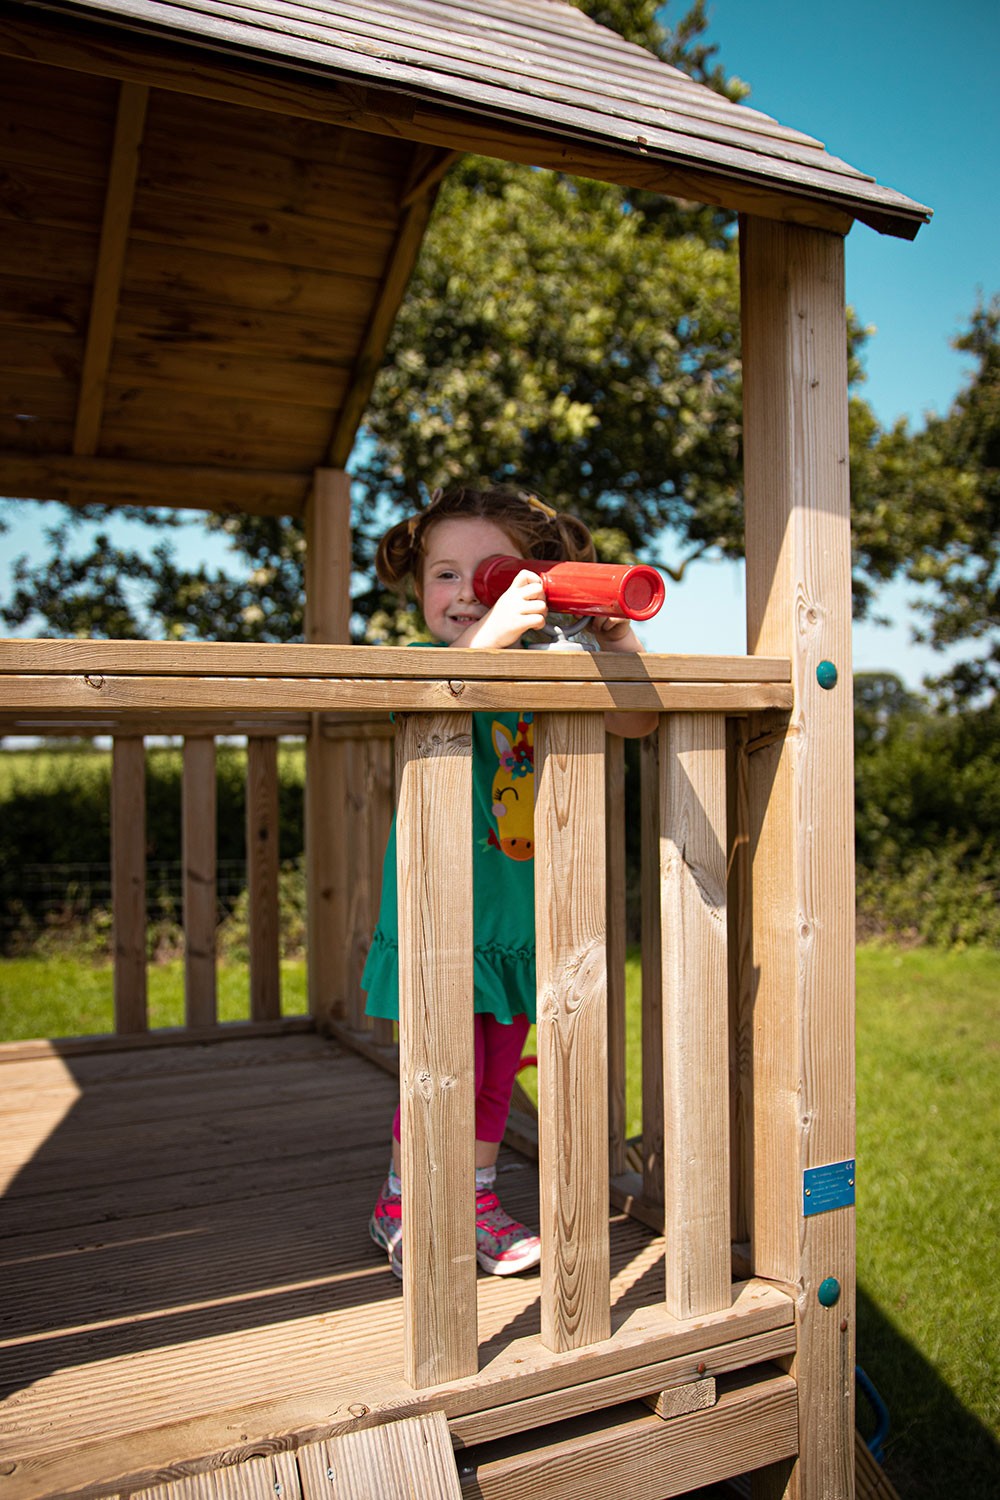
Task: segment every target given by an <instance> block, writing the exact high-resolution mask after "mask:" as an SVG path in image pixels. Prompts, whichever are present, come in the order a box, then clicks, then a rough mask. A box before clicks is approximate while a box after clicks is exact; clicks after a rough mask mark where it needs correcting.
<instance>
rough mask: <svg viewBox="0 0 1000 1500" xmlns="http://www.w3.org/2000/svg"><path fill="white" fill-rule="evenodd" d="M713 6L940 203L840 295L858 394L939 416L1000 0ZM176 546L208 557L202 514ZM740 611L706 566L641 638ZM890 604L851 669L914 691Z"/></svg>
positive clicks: (740, 40)
mask: <svg viewBox="0 0 1000 1500" xmlns="http://www.w3.org/2000/svg"><path fill="white" fill-rule="evenodd" d="M686 9H687V4H686V0H672V3H671V5H670V6H669V7H668V8H667V11H666V16H667V19H668V20H669V19H670V18H671V16H673V17H677V16H679V15H682V14H683V12H684V11H685V10H686ZM706 9H707V14H708V17H709V23H710V30H709V39H710V40H711V41H712V42H715V43H717V44H718V46H719V54H718V57H719V61H721V63H722V64H723V66H724V67H725V69H726V71H727V72H728V73H731V74H737V75H738V76H739V77H741V78H743V79H744V80H745V81H746V82H747V83H749V84H750V85H751V89H752V93H751V96H750V100H749V102H750V103H751V104H753V105H755V106H756V107H757V108H759V109H762V110H764V111H765V112H766V113H767V114H770V115H772V116H774V117H775V118H776V119H778V120H780V121H782V123H784V124H787V125H792V126H795V127H797V128H799V129H801V130H804V131H806V132H808V133H809V134H811V135H814V136H816V137H818V138H819V139H820V140H822V141H823V143H824V144H825V145H826V147H827V148H828V149H829V150H830V151H831V152H832V153H833V154H835V155H837V156H840V157H843V158H844V159H845V160H846V161H848V162H850V163H851V164H852V165H854V166H856V167H859V168H861V169H862V170H864V171H866V172H870V173H871V174H872V175H873V176H874V177H876V178H877V179H878V181H880V182H882V183H884V184H886V185H887V186H890V187H895V188H898V189H899V190H901V191H902V192H904V193H906V194H907V195H908V196H910V197H912V198H916V199H917V200H918V201H920V202H922V203H926V204H928V205H929V206H930V207H931V208H933V209H934V211H935V216H934V219H933V221H932V223H931V224H930V225H929V226H927V227H926V228H924V229H921V231H920V233H919V235H918V236H917V239H916V241H915V242H912V243H910V242H907V241H903V240H896V239H891V238H888V237H887V236H883V235H878V234H876V233H875V232H874V231H873V230H870V229H867V228H865V226H864V225H856V226H855V227H854V229H853V230H852V231H851V234H850V235H849V237H848V240H847V292H848V300H849V302H850V303H851V305H852V306H853V307H854V309H855V311H856V312H857V314H858V316H859V318H860V319H861V321H862V322H863V323H864V324H866V325H871V326H873V327H874V328H875V329H876V330H877V331H876V332H875V334H874V335H873V337H872V338H871V340H870V342H869V344H868V349H867V355H866V361H865V363H866V370H867V376H868V378H867V383H866V385H865V387H864V394H865V396H866V397H867V399H868V400H869V401H870V402H871V403H872V405H873V407H874V409H875V412H876V415H877V416H878V417H879V419H880V420H881V421H882V422H883V423H886V424H888V423H891V422H892V421H894V420H895V419H896V418H898V417H905V418H906V419H907V420H908V421H909V422H910V423H911V425H920V423H921V422H922V420H923V417H924V415H925V414H926V413H927V412H928V411H931V410H937V411H946V410H947V408H948V406H949V405H950V403H951V401H952V399H953V397H954V396H955V394H956V392H957V391H958V389H959V387H960V385H961V383H962V380H963V378H964V375H965V373H966V368H967V367H966V365H965V364H964V362H963V360H962V358H961V357H960V356H959V355H957V354H956V353H955V352H954V351H953V350H952V349H951V348H950V340H951V339H953V338H954V336H955V334H956V333H957V332H958V331H959V330H960V329H961V328H962V327H963V326H964V325H965V323H966V322H967V320H968V316H969V314H970V312H971V310H972V308H973V306H974V304H975V302H976V299H977V295H978V294H980V293H982V294H983V295H985V296H986V297H989V296H990V295H991V293H993V292H996V291H1000V250H998V245H1000V207H998V196H1000V195H998V193H997V187H998V183H1000V174H998V168H997V156H998V153H1000V90H998V89H997V85H996V79H995V71H996V59H997V56H998V55H1000V3H998V0H953V4H952V5H951V6H950V7H948V8H947V9H942V7H941V6H940V4H937V3H935V4H931V3H930V0H837V3H835V4H834V3H831V0H811V3H806V0H707V7H706ZM18 512H19V513H20V515H21V520H20V522H19V524H18V525H17V526H16V529H14V530H13V531H12V532H10V533H8V535H7V536H5V537H4V538H3V539H2V542H0V547H2V549H3V553H4V556H5V557H6V558H11V557H13V556H15V555H16V554H17V553H19V552H21V551H26V550H27V551H31V550H33V549H35V548H37V546H38V537H39V534H40V527H41V525H42V524H44V521H46V520H48V519H50V517H51V513H50V512H47V511H46V508H45V507H42V506H36V505H29V506H24V507H18ZM8 516H10V511H9V509H8ZM140 535H141V537H142V538H143V539H145V540H148V538H149V535H150V533H149V532H148V531H147V530H145V529H142V530H141V533H140ZM181 550H182V555H183V554H184V553H186V554H187V555H189V556H191V557H195V556H204V555H205V551H206V548H205V534H204V532H203V531H202V530H201V528H200V527H198V528H194V527H193V528H191V529H190V531H189V532H188V533H187V540H186V542H185V543H184V544H183V545H182V549H181ZM219 560H220V562H221V561H222V555H221V554H220V558H219ZM3 571H5V570H3ZM0 587H2V571H0ZM743 608H744V604H743V576H742V568H741V567H738V566H736V565H731V564H726V563H718V562H716V563H711V562H705V563H699V564H697V565H696V566H694V567H693V568H691V569H690V570H689V573H688V575H687V577H686V579H685V582H684V584H683V585H682V586H681V587H679V588H674V587H671V588H670V589H669V591H668V602H667V605H666V606H665V608H664V610H663V613H662V614H661V616H660V617H659V618H658V619H657V621H655V622H653V623H652V624H651V625H650V626H647V627H646V628H645V632H644V633H645V639H646V644H647V646H648V647H649V648H650V649H653V650H667V651H669V650H691V649H693V644H694V643H695V642H697V643H698V648H699V649H702V650H705V651H709V652H715V651H733V652H740V651H742V650H743V649H744V639H745V637H744V623H743ZM880 609H881V611H882V612H883V613H885V614H887V615H890V616H891V617H892V618H893V619H894V621H895V623H894V625H893V627H892V628H881V627H877V626H872V625H866V626H859V627H856V629H855V641H854V651H855V668H856V669H858V670H872V669H886V670H894V671H897V672H899V673H900V674H901V675H902V676H903V677H904V678H905V679H906V681H907V682H908V683H910V684H911V685H914V686H916V685H918V684H919V682H920V679H921V677H922V676H923V675H924V674H926V673H928V672H934V671H936V670H939V669H940V667H941V665H942V658H940V657H938V656H937V655H935V653H933V652H930V651H928V650H927V649H926V648H917V647H914V646H912V645H911V644H910V641H909V635H910V626H909V619H910V616H909V613H908V606H907V594H906V590H905V588H904V587H902V586H893V587H891V588H890V589H888V590H886V591H885V592H884V594H883V596H882V598H881V600H880Z"/></svg>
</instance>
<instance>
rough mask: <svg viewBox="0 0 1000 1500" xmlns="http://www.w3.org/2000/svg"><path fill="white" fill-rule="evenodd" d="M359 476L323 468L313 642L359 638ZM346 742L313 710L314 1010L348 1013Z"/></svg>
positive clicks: (313, 547)
mask: <svg viewBox="0 0 1000 1500" xmlns="http://www.w3.org/2000/svg"><path fill="white" fill-rule="evenodd" d="M350 620H351V480H350V475H349V474H347V473H346V471H345V470H343V469H317V470H316V473H315V475H314V476H313V487H312V493H311V494H310V497H309V502H308V505H307V507H306V628H305V637H306V641H307V643H309V644H313V645H346V644H347V642H348V641H349V640H350V638H351V633H350ZM346 753H347V752H346V745H345V744H344V742H343V741H339V740H326V739H324V738H323V735H322V732H321V725H320V716H319V715H318V714H313V715H311V717H310V727H309V740H308V743H307V745H306V806H305V825H306V826H305V846H306V926H307V930H308V941H307V965H308V990H309V1011H310V1014H311V1015H312V1016H313V1017H314V1018H315V1020H316V1021H317V1022H318V1023H320V1024H322V1022H323V1019H324V1018H325V1017H335V1018H336V1019H337V1020H344V1019H346V1017H347V1013H348V1009H347V1007H348V992H349V989H350V979H349V959H350V934H349V932H348V922H347V911H348V899H347V898H348V890H349V883H350V869H349V863H348V861H349V855H350V850H349V849H348V848H347V846H346V841H345V839H344V831H343V828H342V827H341V816H342V813H343V807H344V798H345V788H346V781H347V777H346V770H345V765H344V761H345V757H346Z"/></svg>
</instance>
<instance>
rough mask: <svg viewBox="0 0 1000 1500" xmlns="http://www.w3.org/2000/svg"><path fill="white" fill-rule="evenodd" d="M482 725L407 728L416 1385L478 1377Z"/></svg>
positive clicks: (403, 838)
mask: <svg viewBox="0 0 1000 1500" xmlns="http://www.w3.org/2000/svg"><path fill="white" fill-rule="evenodd" d="M471 731H472V720H471V717H470V715H468V714H440V715H434V714H412V715H409V714H408V715H405V716H402V717H401V718H400V721H399V727H398V739H397V751H398V754H399V757H400V772H401V774H400V789H399V815H398V818H397V823H396V847H397V869H398V903H397V904H398V915H399V1036H400V1066H399V1076H400V1110H401V1116H402V1121H401V1129H402V1143H401V1168H402V1182H403V1223H404V1224H405V1225H406V1238H405V1242H404V1252H403V1334H404V1353H403V1360H404V1372H405V1375H406V1379H407V1380H408V1381H409V1382H410V1384H411V1385H413V1386H417V1387H422V1386H427V1385H436V1384H439V1383H440V1382H441V1381H445V1380H457V1379H460V1378H461V1377H462V1376H465V1375H472V1374H474V1373H475V1370H476V1367H477V1361H478V1347H477V1329H476V1236H475V1212H474V1203H475V1171H474V1141H475V1067H474V1057H473V1024H472V996H473V960H472V941H473V938H472V738H471Z"/></svg>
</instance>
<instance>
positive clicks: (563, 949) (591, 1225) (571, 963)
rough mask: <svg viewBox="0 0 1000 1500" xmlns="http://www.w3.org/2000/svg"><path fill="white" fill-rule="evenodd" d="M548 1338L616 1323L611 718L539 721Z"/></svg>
mask: <svg viewBox="0 0 1000 1500" xmlns="http://www.w3.org/2000/svg"><path fill="white" fill-rule="evenodd" d="M535 724H536V730H535V755H536V770H535V935H536V947H537V966H538V1176H539V1200H540V1205H539V1207H540V1218H541V1235H542V1319H541V1331H542V1342H543V1343H544V1344H545V1345H546V1346H547V1347H548V1348H549V1349H554V1350H556V1351H563V1350H566V1349H576V1348H579V1347H580V1346H581V1345H583V1344H592V1343H596V1342H598V1341H599V1340H601V1339H606V1338H609V1337H610V1335H611V1312H610V1240H609V1230H608V1201H609V1200H608V1112H607V1111H608V1078H607V1066H608V1059H607V1046H608V1019H607V960H606V952H605V923H606V918H607V913H606V906H605V902H606V895H605V874H604V859H605V831H604V722H603V719H602V717H601V715H599V714H543V715H541V716H540V717H539V718H537V719H536V721H535Z"/></svg>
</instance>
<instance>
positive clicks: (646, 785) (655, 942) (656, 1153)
mask: <svg viewBox="0 0 1000 1500" xmlns="http://www.w3.org/2000/svg"><path fill="white" fill-rule="evenodd" d="M660 723H661V725H662V723H663V720H662V718H661V720H660ZM639 756H640V760H639V767H640V787H641V808H640V814H639V816H640V825H639V838H640V856H639V859H640V870H641V881H642V887H641V897H640V899H641V922H642V1196H643V1198H644V1199H645V1201H646V1202H647V1203H649V1204H653V1205H662V1203H663V974H662V959H661V956H660V739H659V735H657V734H650V735H647V736H646V738H645V739H644V740H643V741H642V742H641V744H640V747H639Z"/></svg>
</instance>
